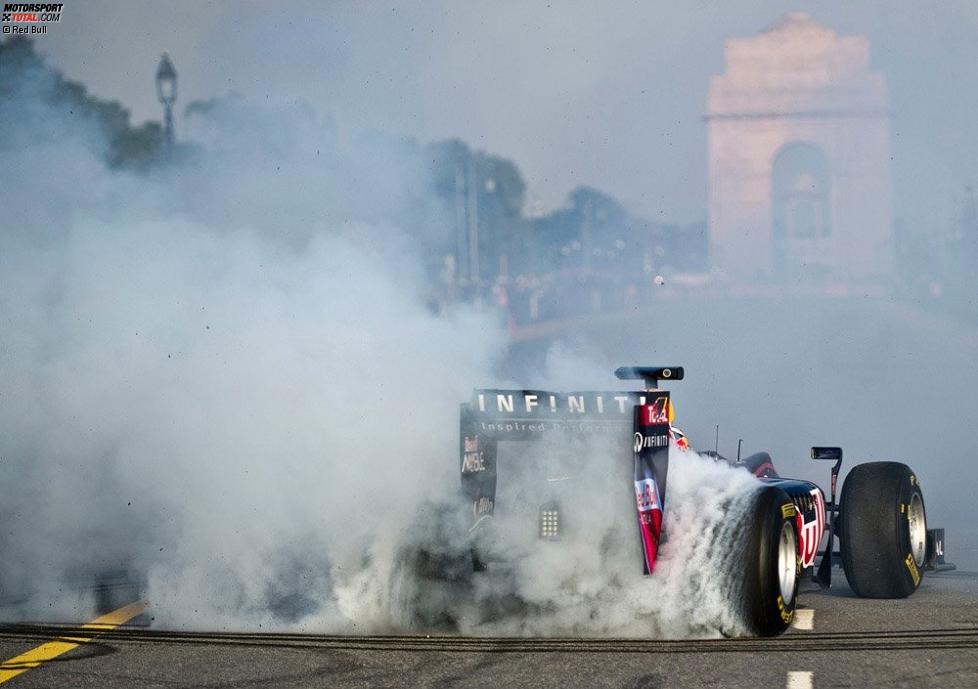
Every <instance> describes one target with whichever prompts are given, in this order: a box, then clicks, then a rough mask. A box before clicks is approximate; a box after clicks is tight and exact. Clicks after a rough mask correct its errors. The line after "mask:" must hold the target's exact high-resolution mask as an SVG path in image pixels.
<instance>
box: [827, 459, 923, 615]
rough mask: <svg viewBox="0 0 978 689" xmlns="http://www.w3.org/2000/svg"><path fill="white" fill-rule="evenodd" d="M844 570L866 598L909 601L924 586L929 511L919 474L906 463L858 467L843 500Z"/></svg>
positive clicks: (880, 463) (871, 463) (841, 505)
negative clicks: (910, 596)
mask: <svg viewBox="0 0 978 689" xmlns="http://www.w3.org/2000/svg"><path fill="white" fill-rule="evenodd" d="M839 517H840V519H839V521H840V526H841V530H840V540H841V550H842V566H843V568H844V569H845V572H846V579H848V581H849V587H850V588H851V589H852V590H853V592H854V593H855V594H856V595H857V596H859V597H861V598H906V597H907V596H909V595H910V594H911V593H913V592H914V591H916V590H917V587H918V586H920V579H921V576H922V575H923V565H924V558H925V555H926V543H927V513H926V511H925V509H924V496H923V493H921V491H920V483H919V482H918V481H917V477H916V475H915V474H914V473H913V471H911V469H910V467H908V466H907V465H906V464H900V463H898V462H867V463H866V464H859V465H857V466H855V467H853V469H852V471H850V472H849V475H848V476H847V477H846V481H845V483H844V484H843V485H842V497H841V498H840V500H839Z"/></svg>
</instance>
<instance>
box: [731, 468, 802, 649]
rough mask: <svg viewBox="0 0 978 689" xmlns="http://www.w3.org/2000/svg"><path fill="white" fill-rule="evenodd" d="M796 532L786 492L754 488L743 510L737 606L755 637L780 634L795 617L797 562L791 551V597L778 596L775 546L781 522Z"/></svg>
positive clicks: (779, 587) (765, 487) (772, 488)
mask: <svg viewBox="0 0 978 689" xmlns="http://www.w3.org/2000/svg"><path fill="white" fill-rule="evenodd" d="M785 523H787V524H789V525H790V528H791V529H792V530H793V531H795V543H796V548H797V542H798V533H797V530H796V525H795V505H794V503H793V502H792V501H791V498H790V497H789V496H788V494H787V493H786V492H784V491H783V490H781V489H780V488H777V487H776V486H764V487H762V488H761V489H760V490H759V491H757V493H756V495H755V496H754V499H753V500H752V503H751V505H750V507H749V508H748V510H747V511H746V515H745V519H744V524H743V529H744V537H745V539H744V547H743V550H742V553H741V555H742V563H743V570H742V576H743V579H742V587H741V590H740V607H741V615H742V618H743V621H744V625H745V627H746V628H747V630H748V631H749V632H751V633H752V634H756V635H758V636H776V635H778V634H781V633H782V632H783V631H784V630H785V629H787V628H788V626H789V625H790V624H791V622H792V621H793V620H794V616H795V605H796V603H797V600H798V579H799V578H800V574H801V571H800V563H799V560H798V556H797V551H796V553H795V588H794V591H792V595H791V600H790V601H785V600H784V599H783V597H782V596H781V584H780V580H779V577H778V546H779V541H780V538H781V530H782V528H783V526H784V524H785Z"/></svg>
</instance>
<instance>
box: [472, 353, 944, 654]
mask: <svg viewBox="0 0 978 689" xmlns="http://www.w3.org/2000/svg"><path fill="white" fill-rule="evenodd" d="M683 373H684V372H683V369H682V368H681V367H675V366H673V367H647V366H636V367H623V368H619V369H618V370H617V371H616V372H615V374H616V376H617V377H618V378H619V379H635V380H643V381H644V382H645V385H644V389H643V390H640V391H626V392H570V393H558V392H551V391H544V390H494V389H493V390H489V389H483V390H476V391H475V393H474V396H473V399H472V401H471V402H469V403H465V404H463V405H462V408H461V432H460V448H459V449H460V469H461V482H462V490H463V493H464V496H465V499H466V500H467V501H469V503H470V505H471V512H470V517H469V518H470V527H471V528H470V529H469V531H470V533H471V534H474V535H473V537H472V541H471V542H472V563H473V568H474V569H475V570H476V571H479V570H484V569H485V568H486V563H485V557H486V556H485V554H484V553H482V552H480V546H479V539H478V537H477V534H478V532H479V529H480V527H481V526H482V525H483V524H484V523H486V522H487V521H492V520H491V519H490V518H491V517H492V516H493V515H494V514H495V513H496V512H497V508H498V503H499V501H498V500H497V483H498V482H499V479H500V477H501V476H503V475H504V473H505V472H506V470H507V469H506V468H505V467H501V466H499V463H498V461H497V460H498V458H499V446H500V442H501V441H517V442H528V441H539V440H543V439H544V438H546V437H553V436H555V435H556V436H562V437H567V436H586V437H590V438H594V437H596V435H598V436H600V437H601V439H602V442H603V443H605V441H607V442H606V444H605V447H610V448H619V450H618V451H620V453H621V461H622V462H630V464H631V468H632V480H633V482H634V496H635V504H636V507H635V521H636V523H637V527H638V528H637V529H636V531H635V535H636V536H637V537H638V538H639V540H640V541H641V551H642V553H643V556H644V557H643V561H642V563H641V566H642V567H643V570H644V572H645V573H646V574H651V573H652V571H653V570H654V568H655V565H656V557H657V554H658V552H659V546H660V544H661V543H662V541H663V538H664V535H665V533H666V532H667V531H668V528H669V525H668V524H663V515H664V514H665V512H664V505H665V501H666V496H667V491H666V488H667V478H668V472H669V450H670V446H672V447H673V448H678V449H686V448H687V447H688V445H687V442H686V439H685V437H684V436H683V435H682V434H681V433H680V432H679V431H678V430H677V429H676V428H675V427H674V426H673V419H674V410H673V405H672V401H671V399H670V394H669V392H668V391H666V390H663V389H661V388H660V387H659V384H660V382H661V381H665V380H682V378H683ZM626 453H628V454H630V455H631V457H630V458H629V459H626V456H627V455H626ZM704 454H707V455H709V456H712V457H713V458H714V459H715V460H716V461H721V462H728V463H730V464H732V465H734V466H737V467H742V468H743V469H744V470H745V471H749V472H751V473H752V474H753V475H754V476H756V477H757V478H758V479H759V480H760V486H759V487H758V488H757V489H756V490H755V491H754V492H753V494H752V495H751V496H750V501H749V505H748V507H747V509H746V514H744V515H742V516H741V517H740V519H742V520H743V525H742V527H740V528H739V530H738V533H739V539H738V540H739V543H738V550H739V553H738V555H739V556H738V558H736V563H735V564H734V565H733V566H732V572H731V578H732V579H734V580H735V582H734V583H735V585H734V586H732V587H731V588H730V590H729V595H730V596H731V599H732V603H734V604H735V605H737V606H738V607H739V614H740V616H741V618H742V620H743V626H744V627H745V628H746V629H748V630H749V631H750V632H751V633H754V634H757V635H763V636H772V635H776V634H780V633H781V632H783V631H784V630H785V629H786V628H787V627H788V626H789V625H790V624H791V621H792V619H793V617H794V614H795V605H796V601H797V594H798V585H799V582H800V581H801V580H802V579H803V578H805V577H810V578H811V580H813V581H814V582H816V583H817V584H819V585H820V586H822V587H828V586H830V585H831V577H832V567H833V562H835V563H839V561H841V565H842V567H843V569H844V570H845V574H846V579H847V580H848V583H849V586H850V587H851V589H852V591H853V592H854V593H855V594H856V595H858V596H861V597H867V598H903V597H906V596H909V595H910V594H912V593H913V592H914V591H915V590H916V589H917V587H918V586H919V585H920V581H921V576H922V573H923V571H924V570H925V569H939V568H943V567H944V566H945V564H944V533H943V530H942V529H931V530H928V529H927V521H926V519H927V518H926V511H925V508H924V498H923V494H922V492H921V488H920V484H919V481H918V480H917V477H916V475H915V474H914V472H913V471H912V470H911V469H910V468H909V467H908V466H906V465H904V464H900V463H897V462H869V463H865V464H859V465H857V466H855V467H854V468H853V469H852V470H851V471H850V472H849V475H848V476H847V478H846V480H845V483H844V485H843V487H842V494H841V498H840V499H839V501H838V502H837V501H836V483H837V479H838V476H839V469H840V467H841V465H842V450H841V449H840V448H836V447H813V448H812V449H811V456H812V459H815V460H829V461H833V462H834V465H833V466H832V471H831V489H830V492H829V500H828V501H826V499H825V494H824V493H823V492H822V490H821V489H820V488H819V487H818V486H817V485H815V484H814V483H810V482H808V481H803V480H798V479H788V478H782V477H780V476H779V475H778V473H777V471H776V470H775V468H774V464H773V462H772V460H771V457H770V456H769V455H768V454H767V453H758V454H753V455H751V456H749V457H745V458H743V459H740V458H739V457H738V459H737V460H727V459H726V458H724V457H722V456H720V455H719V454H718V453H716V452H710V453H704ZM622 473H623V475H624V474H627V468H625V469H623V472H622ZM524 502H525V501H524ZM524 506H525V505H524ZM532 516H533V519H534V522H535V523H533V524H532V525H531V524H528V525H527V526H528V528H533V529H534V531H535V532H536V533H537V534H538V537H539V538H540V539H543V540H558V539H560V538H561V536H562V535H563V533H564V530H565V528H566V526H565V523H566V521H567V519H565V515H564V514H563V513H562V509H561V505H560V502H559V500H552V499H550V498H549V497H548V496H547V495H543V496H542V500H541V502H540V504H539V505H538V506H534V507H533V510H532ZM624 537H626V538H627V537H628V536H627V535H625V536H624ZM836 541H838V543H839V547H838V549H836ZM636 552H637V548H636ZM636 566H639V564H638V563H636Z"/></svg>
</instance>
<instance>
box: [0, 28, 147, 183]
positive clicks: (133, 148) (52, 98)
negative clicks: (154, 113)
mask: <svg viewBox="0 0 978 689" xmlns="http://www.w3.org/2000/svg"><path fill="white" fill-rule="evenodd" d="M0 96H2V101H0V102H2V103H3V106H2V107H3V111H4V119H5V120H7V119H9V118H10V117H15V118H16V117H18V116H20V117H23V116H32V122H33V124H34V125H35V126H37V127H41V128H42V131H43V128H44V127H45V126H47V127H48V128H49V131H45V132H44V135H46V136H48V137H58V136H63V135H64V132H63V131H60V130H61V128H62V126H71V125H72V124H73V123H77V124H78V125H79V126H83V127H84V126H87V127H91V128H92V129H93V130H94V132H95V135H96V139H97V143H96V146H97V147H98V148H99V153H100V154H101V155H102V156H103V157H104V159H105V161H106V162H107V163H108V164H109V165H110V166H112V167H119V168H130V169H136V170H145V169H147V168H149V167H151V166H153V165H155V164H157V163H159V162H160V161H161V159H162V153H163V132H162V128H161V127H160V125H159V123H157V122H147V123H145V124H143V125H141V126H139V127H135V128H134V127H132V126H131V125H130V124H129V111H128V110H127V109H126V108H124V107H123V106H122V105H121V104H120V103H119V102H117V101H108V100H102V99H100V98H96V97H95V96H92V95H91V94H89V93H88V90H87V89H86V88H85V87H84V86H83V85H82V84H80V83H79V82H77V81H71V80H69V79H65V77H64V75H63V74H61V72H59V71H58V70H56V69H54V68H52V67H51V66H49V65H48V64H47V63H46V62H45V61H44V58H43V57H42V56H41V55H40V54H38V53H37V51H36V50H35V48H34V42H33V41H32V40H30V39H28V38H23V37H19V36H15V37H13V38H10V39H9V40H7V41H5V42H3V43H0ZM38 105H43V106H46V107H47V109H48V110H47V112H43V113H38V112H37V106H38ZM35 116H36V117H37V119H35Z"/></svg>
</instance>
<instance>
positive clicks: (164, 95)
mask: <svg viewBox="0 0 978 689" xmlns="http://www.w3.org/2000/svg"><path fill="white" fill-rule="evenodd" d="M156 95H157V97H158V98H159V99H160V103H161V104H162V105H163V147H164V151H165V153H166V155H167V157H169V155H170V152H171V151H172V150H173V104H174V103H175V102H176V100H177V71H176V70H175V69H173V63H172V62H170V57H169V56H168V55H167V54H166V53H163V57H161V58H160V66H159V67H158V68H157V70H156Z"/></svg>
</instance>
